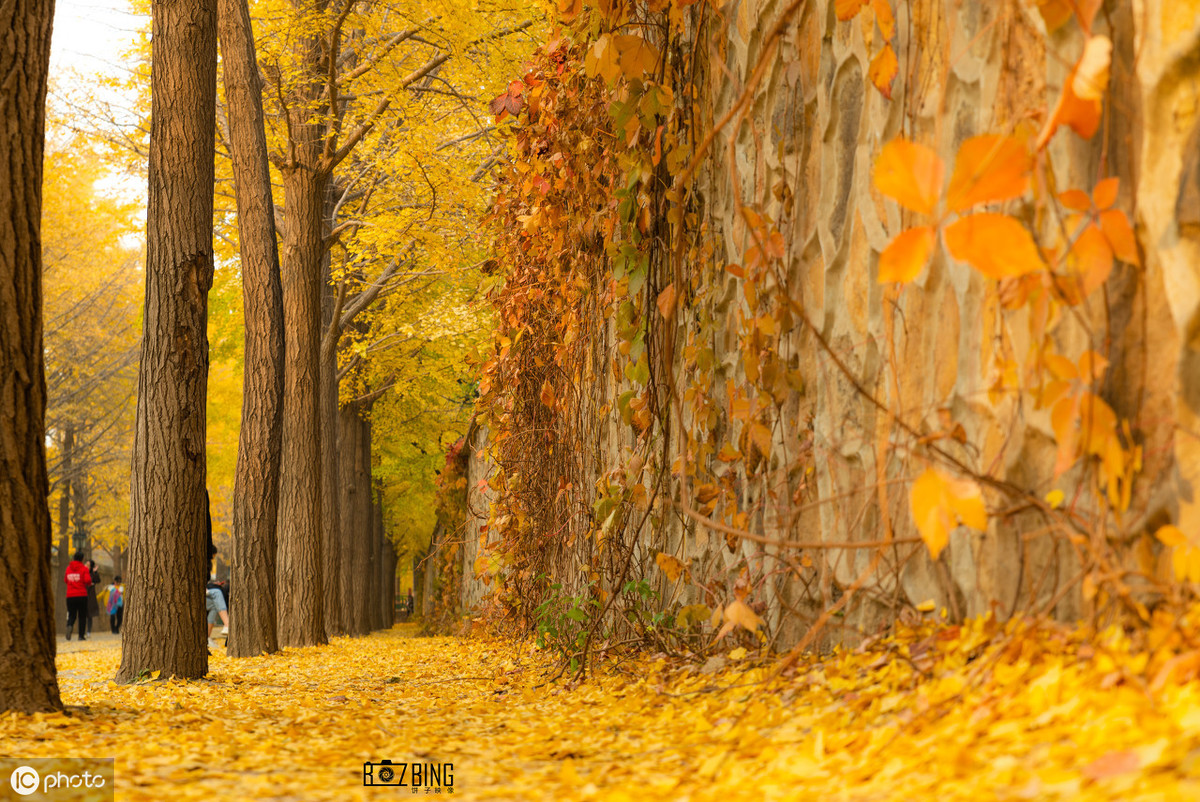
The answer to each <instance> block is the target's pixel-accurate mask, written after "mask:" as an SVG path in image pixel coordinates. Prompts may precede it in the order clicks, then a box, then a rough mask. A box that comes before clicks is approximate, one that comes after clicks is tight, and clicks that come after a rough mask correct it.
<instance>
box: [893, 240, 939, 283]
mask: <svg viewBox="0 0 1200 802" xmlns="http://www.w3.org/2000/svg"><path fill="white" fill-rule="evenodd" d="M936 241H937V230H936V229H935V228H934V227H933V226H919V227H917V228H910V229H908V230H907V231H902V232H900V233H899V234H898V235H897V236H896V238H895V239H893V240H892V241H891V243H890V244H889V245H888V246H887V247H886V248H884V250H883V253H881V254H879V283H880V284H886V283H891V282H897V281H898V282H900V283H903V284H907V283H908V282H910V281H912V280H913V279H915V278H916V277H917V276H919V275H920V274H921V270H922V269H924V267H925V263H926V262H928V261H929V252H930V251H932V250H933V245H934V243H935V242H936Z"/></svg>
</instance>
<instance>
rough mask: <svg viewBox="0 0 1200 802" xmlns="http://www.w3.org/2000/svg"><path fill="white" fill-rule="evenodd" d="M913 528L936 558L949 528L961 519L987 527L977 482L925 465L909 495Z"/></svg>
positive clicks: (970, 523)
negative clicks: (914, 523) (949, 474)
mask: <svg viewBox="0 0 1200 802" xmlns="http://www.w3.org/2000/svg"><path fill="white" fill-rule="evenodd" d="M909 504H910V506H911V508H912V515H913V520H914V521H915V522H916V525H917V532H918V533H920V535H921V539H922V540H923V541H925V545H926V546H927V547H928V548H929V556H930V557H932V558H933V559H935V560H936V559H937V558H938V555H939V554H941V553H942V549H944V548H946V544H948V543H949V542H950V530H951V529H953V528H954V527H956V526H958V523H959V521H961V522H962V523H963V524H965V525H966V526H969V527H971V528H972V529H979V530H983V529H986V528H987V510H986V509H985V508H984V506H983V494H982V492H980V490H979V485H977V484H975V482H973V481H972V480H970V479H955V478H954V477H952V476H947V475H946V474H944V473H942V472H941V471H939V470H937V469H936V468H926V469H925V472H924V473H922V474H921V475H920V476H919V477H917V480H916V481H915V482H913V486H912V492H911V494H910V497H909Z"/></svg>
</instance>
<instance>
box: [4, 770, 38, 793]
mask: <svg viewBox="0 0 1200 802" xmlns="http://www.w3.org/2000/svg"><path fill="white" fill-rule="evenodd" d="M41 780H42V778H41V777H39V776H38V773H37V772H36V771H35V770H34V769H31V768H30V767H29V766H18V767H17V768H16V769H14V770H13V773H12V777H10V778H9V783H11V784H12V789H13V790H14V791H16V792H17V793H18V794H20V795H21V796H29V795H30V794H33V793H36V792H37V789H38V784H39V783H40V782H41Z"/></svg>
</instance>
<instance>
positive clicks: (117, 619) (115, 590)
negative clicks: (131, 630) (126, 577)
mask: <svg viewBox="0 0 1200 802" xmlns="http://www.w3.org/2000/svg"><path fill="white" fill-rule="evenodd" d="M106 607H107V609H108V625H109V627H111V628H112V634H114V635H120V634H121V622H122V621H123V620H124V619H125V585H124V584H122V582H121V575H120V574H117V575H116V576H114V577H113V583H112V584H111V585H109V586H108V604H107V605H106Z"/></svg>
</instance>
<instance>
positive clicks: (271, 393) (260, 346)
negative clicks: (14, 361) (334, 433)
mask: <svg viewBox="0 0 1200 802" xmlns="http://www.w3.org/2000/svg"><path fill="white" fill-rule="evenodd" d="M218 12H219V13H218V20H219V23H220V25H219V28H220V38H221V53H222V63H223V64H224V70H225V80H224V82H225V102H226V105H227V108H228V113H229V137H230V149H231V151H232V157H233V182H234V188H235V191H236V193H237V210H238V239H239V245H240V248H241V257H242V298H243V302H244V306H245V314H246V351H245V367H244V373H243V377H244V378H243V388H244V389H243V395H242V428H241V433H240V436H239V440H238V461H237V469H236V474H235V477H234V490H233V566H232V568H233V573H232V587H234V588H236V589H237V612H236V614H235V615H232V616H230V621H229V623H230V630H229V641H228V644H227V646H228V652H229V655H230V657H251V656H254V655H257V654H263V653H269V652H274V651H278V649H279V639H278V636H277V633H276V630H275V626H276V620H275V616H276V609H275V588H276V585H275V581H276V577H275V550H276V537H275V534H276V533H275V527H276V526H277V524H278V520H279V455H280V445H281V435H282V415H283V364H284V342H283V341H284V333H283V287H282V285H281V282H280V277H279V252H278V248H277V246H276V241H275V211H274V204H273V201H272V199H271V174H270V169H269V167H268V165H267V138H266V132H265V129H264V128H263V107H262V81H261V80H260V78H259V74H258V61H257V59H256V57H255V54H254V34H253V28H252V27H251V23H250V10H249V8H248V6H247V3H246V0H219V2H218Z"/></svg>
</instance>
